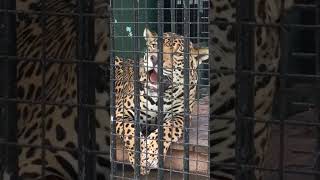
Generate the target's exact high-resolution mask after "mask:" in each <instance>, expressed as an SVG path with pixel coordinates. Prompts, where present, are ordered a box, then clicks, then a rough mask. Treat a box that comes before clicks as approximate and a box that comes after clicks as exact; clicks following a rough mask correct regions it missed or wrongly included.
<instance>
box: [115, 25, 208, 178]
mask: <svg viewBox="0 0 320 180" xmlns="http://www.w3.org/2000/svg"><path fill="white" fill-rule="evenodd" d="M143 34H144V37H145V40H146V45H147V52H146V53H145V56H144V58H143V60H142V62H140V72H139V74H140V79H139V82H140V83H141V87H139V92H140V93H139V95H140V122H141V123H142V124H147V125H148V126H149V127H150V126H151V128H147V129H146V131H150V133H149V132H148V133H140V144H141V146H140V151H141V174H148V173H149V171H150V169H154V168H157V167H158V132H159V129H158V128H156V127H152V126H156V125H157V116H158V104H159V103H158V102H159V95H158V84H159V83H162V84H163V86H164V94H163V102H164V103H163V121H164V123H163V125H161V128H163V134H164V136H163V147H164V150H163V153H164V155H166V153H167V151H168V149H169V146H170V144H171V143H173V142H177V141H178V140H179V138H180V137H181V136H182V133H183V130H184V129H183V127H184V111H185V106H184V76H185V75H184V67H185V66H184V59H185V58H186V57H185V55H184V54H185V50H184V43H185V40H184V37H183V36H180V35H177V34H175V33H170V32H167V33H164V34H163V52H162V59H161V60H160V59H159V58H158V45H157V44H158V35H157V34H156V33H155V32H151V31H150V30H149V29H147V28H146V29H145V30H144V33H143ZM189 52H190V53H188V54H189V69H190V70H189V73H188V75H189V84H190V85H189V99H188V102H189V108H190V110H192V109H193V106H194V104H195V103H196V87H197V83H198V74H197V68H198V65H199V64H202V63H203V61H205V60H208V56H209V50H208V48H195V47H194V46H193V44H192V43H191V42H190V44H189ZM115 61H116V73H115V74H116V83H115V89H116V91H115V94H116V114H115V115H116V132H117V134H118V135H119V136H121V137H122V139H123V141H124V145H125V147H126V148H127V150H128V151H129V160H130V162H131V163H132V165H134V163H135V161H134V153H133V152H134V145H135V134H134V133H135V128H134V118H135V109H136V108H137V107H135V104H134V88H133V87H134V83H133V82H134V80H135V79H134V76H133V72H134V71H133V65H134V64H133V61H132V60H123V59H121V58H119V57H116V58H115ZM158 61H161V63H163V76H164V77H163V79H162V81H161V82H158V68H157V67H158ZM144 129H145V128H144ZM149 129H151V130H149Z"/></svg>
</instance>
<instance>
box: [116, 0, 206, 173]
mask: <svg viewBox="0 0 320 180" xmlns="http://www.w3.org/2000/svg"><path fill="white" fill-rule="evenodd" d="M201 1H202V0H201ZM177 2H178V1H175V0H170V1H166V2H165V1H157V7H154V8H150V7H149V6H148V3H149V2H146V1H145V2H141V1H133V7H132V9H130V8H121V7H115V6H112V7H111V11H112V12H116V13H118V11H124V12H125V11H130V10H132V14H133V16H134V18H133V21H134V22H122V21H119V20H118V19H117V21H116V22H114V20H115V19H116V17H113V18H111V22H110V23H111V31H112V33H111V40H112V43H113V44H112V48H111V51H110V53H111V56H112V58H113V59H112V60H111V63H114V57H115V54H119V53H123V54H125V53H132V56H133V57H132V59H134V60H135V61H134V62H135V64H134V66H133V67H134V79H135V80H134V87H135V90H134V102H135V119H134V126H135V136H136V137H140V131H141V128H140V126H139V125H142V123H141V122H140V118H139V110H140V108H139V88H138V87H139V83H138V79H139V78H138V77H139V76H138V68H139V62H138V61H137V60H138V58H139V57H138V56H139V53H140V55H141V54H143V53H144V52H142V51H140V49H141V48H140V47H139V45H140V44H143V43H142V42H141V41H140V39H139V38H141V35H140V34H139V33H138V32H141V29H140V30H139V29H138V27H139V28H141V26H140V25H143V24H145V26H147V27H149V26H150V25H151V26H152V25H155V26H156V27H157V31H156V32H157V34H158V37H159V38H158V48H159V52H158V59H162V57H163V53H162V44H163V42H162V41H163V40H162V37H163V33H164V29H166V31H168V29H167V28H168V27H169V28H170V29H171V30H170V32H176V30H178V29H179V28H177V27H178V26H181V27H184V28H183V29H184V31H181V30H182V29H181V28H180V30H179V32H177V33H178V34H181V35H184V37H185V39H184V42H185V44H184V48H185V53H184V56H185V59H184V61H185V62H184V64H185V66H186V67H185V69H184V74H186V76H185V77H187V78H184V82H183V84H184V89H185V92H184V98H185V99H188V98H189V91H188V90H187V89H189V78H188V75H187V74H188V73H189V42H190V41H192V40H194V43H195V42H196V43H199V42H200V41H204V40H207V39H208V38H205V37H199V33H198V34H197V35H195V36H196V37H191V35H190V24H192V25H194V26H195V27H196V29H197V31H199V32H200V29H201V28H202V27H201V25H205V24H208V23H207V22H206V21H205V20H203V19H200V12H198V11H199V10H200V9H201V7H192V8H191V7H190V4H192V3H195V2H198V3H199V2H200V0H195V1H192V2H191V1H179V2H180V3H182V4H183V5H181V4H180V5H179V6H178V5H176V3H177ZM118 3H119V2H118ZM141 3H142V4H141ZM150 3H152V2H150ZM168 6H169V7H168ZM170 6H171V7H170ZM172 6H173V7H172ZM180 6H181V7H180ZM205 9H206V8H203V10H205ZM191 10H192V11H194V12H193V13H194V14H196V15H198V16H197V19H196V20H194V22H191V23H190V14H191ZM140 11H141V12H143V13H142V14H141V13H140ZM148 11H153V12H154V13H157V20H156V21H150V20H149V21H148V15H149V13H148ZM116 13H111V14H116ZM178 13H181V14H178ZM169 14H170V18H169V19H170V20H171V22H164V21H165V20H164V17H166V18H167V19H168V16H169ZM141 15H142V16H143V15H145V16H144V17H141ZM140 17H141V18H140ZM178 18H179V20H178ZM200 20H201V22H200ZM129 23H130V25H134V33H133V36H132V37H131V39H132V40H133V41H134V45H135V46H134V48H133V50H127V49H126V50H117V49H114V48H116V47H117V46H116V45H115V43H117V42H115V41H116V39H117V38H124V37H125V36H123V35H121V36H118V35H116V34H115V31H116V29H117V28H115V26H116V25H119V24H120V25H121V26H122V25H125V24H128V26H130V25H129ZM120 25H119V26H120ZM152 27H154V26H152ZM149 28H150V27H149ZM150 29H151V30H154V29H153V28H150ZM117 34H118V32H117ZM141 46H143V45H141ZM140 57H141V56H140ZM187 62H188V63H187ZM110 66H111V67H114V65H113V64H111V65H110ZM162 67H163V64H162V62H161V61H158V82H159V84H158V86H159V88H158V96H159V97H160V98H159V99H158V114H157V124H143V126H146V127H151V126H152V127H153V126H155V127H157V128H158V129H159V131H158V144H159V152H158V158H159V167H158V168H157V179H163V178H164V177H165V174H166V173H168V172H169V173H170V176H171V173H173V172H177V173H181V175H183V177H184V179H189V176H190V174H192V173H190V172H189V161H190V158H189V144H190V142H189V131H190V127H189V125H190V120H189V119H190V115H191V112H190V110H189V109H186V110H185V112H184V114H183V116H184V118H185V120H184V123H185V127H184V130H183V131H184V137H183V143H184V144H183V148H184V156H183V158H181V159H183V172H180V171H179V172H178V171H174V170H171V169H167V168H165V167H164V156H163V148H162V147H163V140H162V139H163V135H164V134H163V133H164V132H163V123H164V119H163V118H164V113H165V112H163V103H164V101H163V99H162V98H161V97H163V95H164V92H163V88H164V87H163V84H162V79H163V77H162V76H163V75H162ZM201 70H203V69H201ZM205 70H207V69H205ZM199 71H200V70H199ZM111 74H112V77H113V78H112V79H114V69H113V68H112V72H111ZM111 84H112V88H114V82H111ZM137 94H138V95H137ZM111 100H112V113H113V116H115V114H114V105H115V104H114V95H112V96H111ZM184 103H185V106H186V107H188V104H189V102H188V100H187V101H185V102H184ZM195 120H196V119H195ZM112 128H113V129H112V141H111V142H112V147H111V149H112V156H111V161H112V164H113V165H112V166H113V171H112V175H111V179H112V178H127V177H125V175H124V172H122V174H118V175H117V172H116V171H117V170H116V169H115V166H116V165H122V171H124V170H125V168H124V162H119V161H117V160H116V148H115V147H116V132H115V129H114V128H115V119H113V121H112ZM135 140H136V142H135V145H136V146H135V161H136V162H139V158H140V152H139V150H140V144H139V141H138V140H139V139H138V138H136V139H135ZM169 151H170V150H169ZM139 167H140V165H139V163H137V164H135V167H134V169H135V170H134V178H135V179H139V178H141V176H140V169H139ZM128 178H129V177H128ZM129 179H130V178H129Z"/></svg>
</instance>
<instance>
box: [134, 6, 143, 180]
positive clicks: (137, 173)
mask: <svg viewBox="0 0 320 180" xmlns="http://www.w3.org/2000/svg"><path fill="white" fill-rule="evenodd" d="M138 8H139V0H134V1H133V13H134V36H133V38H134V39H133V41H134V46H133V57H134V68H133V70H134V75H133V80H134V115H135V117H134V127H135V132H134V136H135V137H134V141H135V146H134V150H135V153H134V160H135V165H134V177H135V179H139V177H140V132H141V130H140V90H139V66H140V60H139V54H138V53H137V51H138V50H139V47H138V46H139V38H138V35H139V34H138V33H139V10H138Z"/></svg>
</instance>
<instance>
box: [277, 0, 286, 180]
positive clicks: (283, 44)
mask: <svg viewBox="0 0 320 180" xmlns="http://www.w3.org/2000/svg"><path fill="white" fill-rule="evenodd" d="M284 5H285V0H281V6H280V29H279V34H280V53H281V54H280V64H279V65H280V69H279V72H280V78H279V83H280V85H279V89H280V98H279V103H280V107H279V112H280V113H279V120H280V124H279V125H280V152H279V153H280V154H279V156H280V163H279V180H284V179H285V173H284V166H285V165H284V157H285V147H284V146H285V144H284V142H285V136H284V135H285V134H284V133H285V132H284V130H285V122H284V121H285V114H286V92H285V88H286V79H287V77H286V76H285V75H286V73H288V50H287V48H288V34H287V33H286V29H285V27H284V23H285V22H284V21H285V20H284V13H285V9H284Z"/></svg>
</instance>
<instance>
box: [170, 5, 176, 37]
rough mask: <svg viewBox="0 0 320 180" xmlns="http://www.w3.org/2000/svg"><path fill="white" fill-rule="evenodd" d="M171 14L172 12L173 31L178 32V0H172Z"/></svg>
mask: <svg viewBox="0 0 320 180" xmlns="http://www.w3.org/2000/svg"><path fill="white" fill-rule="evenodd" d="M170 14H171V32H174V33H175V32H176V21H177V20H176V2H175V0H170Z"/></svg>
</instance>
